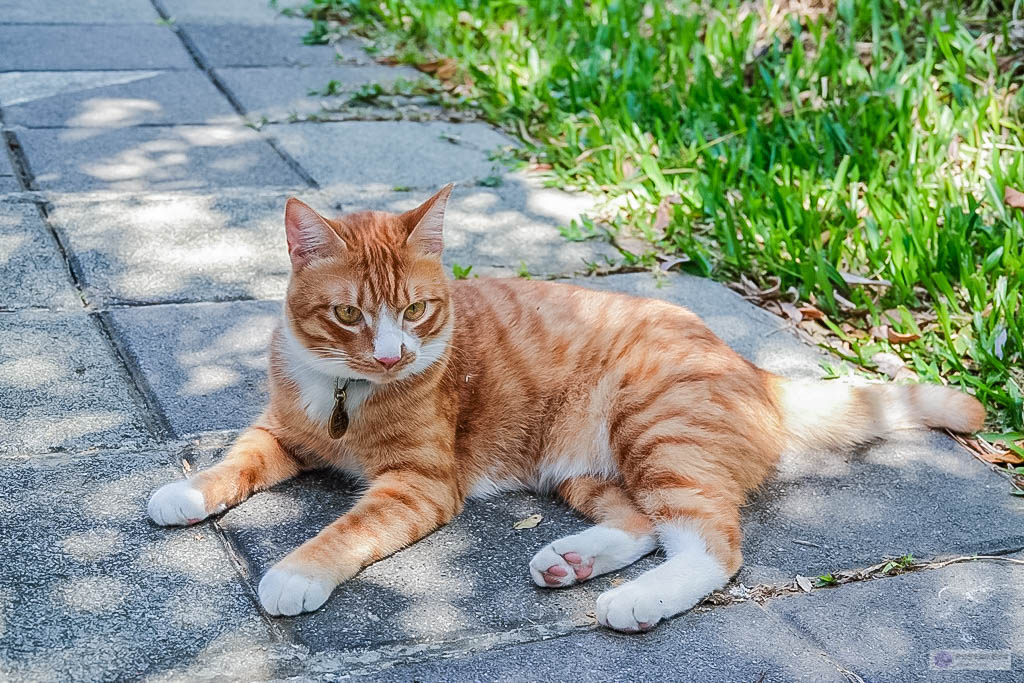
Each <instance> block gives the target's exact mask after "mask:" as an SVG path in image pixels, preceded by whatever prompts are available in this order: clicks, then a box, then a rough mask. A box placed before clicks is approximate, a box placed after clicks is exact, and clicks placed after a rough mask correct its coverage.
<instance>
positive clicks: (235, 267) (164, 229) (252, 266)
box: [50, 187, 613, 304]
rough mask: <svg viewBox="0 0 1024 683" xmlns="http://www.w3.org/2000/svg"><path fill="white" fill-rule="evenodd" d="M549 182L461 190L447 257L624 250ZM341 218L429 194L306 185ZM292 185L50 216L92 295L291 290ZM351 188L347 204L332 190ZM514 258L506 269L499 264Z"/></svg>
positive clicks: (482, 259) (90, 205)
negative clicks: (575, 232)
mask: <svg viewBox="0 0 1024 683" xmlns="http://www.w3.org/2000/svg"><path fill="white" fill-rule="evenodd" d="M551 192H552V191H549V190H537V189H532V188H530V189H521V191H519V190H517V191H516V192H512V191H511V190H509V189H508V188H500V191H496V190H492V189H489V188H481V187H465V188H462V187H460V188H458V189H456V192H455V195H454V197H453V199H452V202H451V205H450V207H449V211H448V217H447V227H446V233H447V234H446V240H447V248H446V252H445V262H446V263H447V264H448V265H449V266H450V265H451V264H453V263H458V264H460V265H461V266H463V267H465V266H473V268H474V270H473V273H474V274H482V275H486V274H505V275H514V274H515V273H516V272H517V270H518V269H519V267H520V265H521V264H525V265H526V266H527V269H528V270H529V271H530V272H531V273H533V274H551V273H566V272H572V271H574V270H584V269H585V262H586V261H600V260H601V259H602V258H603V257H604V256H607V255H610V253H611V252H612V251H613V250H612V249H611V247H609V246H608V245H607V244H603V243H597V242H586V243H568V242H565V240H564V239H563V238H562V237H561V235H560V234H559V232H558V230H557V229H556V226H558V225H560V224H566V223H568V221H569V220H571V218H572V217H574V216H575V215H576V213H577V212H578V210H579V209H580V204H579V202H578V198H576V197H573V196H570V195H564V194H562V193H555V196H552V195H551V194H550V193H551ZM298 194H299V196H300V197H302V198H303V199H304V200H306V201H308V202H309V203H310V204H311V205H312V206H314V207H316V208H317V209H319V210H321V211H323V212H324V213H325V214H328V215H331V214H336V213H340V212H348V211H355V210H364V209H378V210H389V211H405V210H407V209H411V208H413V207H415V206H416V205H417V204H418V203H419V202H421V201H423V200H424V199H426V198H427V197H428V196H429V195H428V193H427V192H416V193H413V192H399V193H387V194H384V195H372V196H366V195H361V196H358V197H352V196H346V195H341V194H336V193H335V192H334V191H328V192H322V193H314V192H310V193H304V192H299V193H298ZM287 196H288V195H287V193H280V192H269V191H268V192H266V193H260V194H259V195H258V196H252V195H250V194H246V195H240V194H236V193H229V192H218V193H212V194H203V193H190V194H181V193H179V194H175V195H163V196H130V197H122V198H104V199H103V200H102V201H81V200H79V199H77V198H75V197H55V198H54V199H53V202H52V210H51V213H50V220H51V222H52V223H53V224H54V225H55V226H56V228H57V229H58V230H59V231H60V232H61V234H62V236H63V239H64V240H65V242H66V243H67V244H68V245H69V251H70V254H71V258H73V259H74V260H75V261H76V262H77V264H78V270H79V272H81V273H82V274H83V283H82V284H83V286H84V289H85V291H86V296H87V298H88V300H89V301H98V302H101V303H108V304H110V303H138V302H146V303H154V302H167V303H169V302H180V301H202V300H205V301H216V300H225V299H237V298H260V299H268V298H281V297H283V296H284V291H285V286H286V284H287V280H288V274H289V272H290V268H291V266H290V263H289V261H288V255H287V250H286V248H285V238H284V203H285V200H286V198H287ZM337 196H345V201H344V202H337V201H334V200H333V199H331V198H332V197H337ZM501 265H504V267H503V268H502V267H498V266H501Z"/></svg>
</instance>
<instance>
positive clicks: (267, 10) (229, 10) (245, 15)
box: [159, 0, 309, 29]
mask: <svg viewBox="0 0 1024 683" xmlns="http://www.w3.org/2000/svg"><path fill="white" fill-rule="evenodd" d="M159 2H160V4H161V5H163V6H164V8H165V9H166V10H167V13H168V14H169V15H170V16H172V17H174V19H175V20H176V21H178V22H182V23H195V24H289V23H294V24H298V23H301V24H303V25H304V26H306V27H307V29H308V27H309V20H308V19H305V18H304V17H301V16H300V17H292V16H285V15H283V14H281V10H283V9H286V8H288V7H297V6H298V5H300V4H301V3H299V2H279V3H278V7H279V8H280V9H274V8H273V7H271V6H270V3H269V2H268V0H217V2H210V0H159Z"/></svg>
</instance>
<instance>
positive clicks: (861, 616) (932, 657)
mask: <svg viewBox="0 0 1024 683" xmlns="http://www.w3.org/2000/svg"><path fill="white" fill-rule="evenodd" d="M1011 559H1016V560H1017V561H1018V562H1019V561H1020V560H1021V559H1022V555H1021V554H1019V553H1018V554H1016V555H1014V556H1013V557H1012V558H1011ZM1022 572H1024V568H1022V567H1020V566H1019V565H1012V564H1007V563H999V562H970V563H966V564H957V565H951V566H948V567H945V568H942V569H934V570H928V571H922V572H917V573H913V574H905V575H902V576H897V577H893V578H886V579H879V580H876V581H868V582H863V583H856V584H850V585H847V586H843V587H842V588H841V589H838V590H836V589H832V590H820V591H819V590H816V591H814V592H813V593H811V594H810V595H806V596H800V597H796V598H791V599H789V598H787V599H782V600H775V601H772V602H771V603H770V604H769V606H768V609H769V611H770V612H772V613H773V614H776V615H779V616H781V618H782V619H783V620H785V622H786V623H788V624H790V625H791V626H792V627H793V628H794V629H795V630H797V631H798V632H800V633H803V634H805V636H806V637H807V638H808V639H809V640H811V641H813V642H815V643H817V644H819V645H820V646H821V647H822V648H824V649H826V650H827V651H828V652H829V654H830V655H831V656H832V657H833V658H834V659H835V660H836V661H838V662H840V663H841V664H842V665H843V666H844V668H847V669H849V670H850V671H852V672H853V673H855V674H858V675H859V676H860V677H861V678H862V679H863V680H865V681H944V680H956V681H958V682H959V681H965V682H970V683H982V682H984V683H988V682H989V681H992V682H993V683H998V682H1000V681H1006V682H1007V683H1008V682H1009V681H1019V680H1020V673H1021V662H1022V658H1024V643H1022V642H1021V639H1020V633H1021V628H1024V596H1022V593H1021V591H1020V590H1019V589H1018V587H1019V585H1020V579H1021V574H1022ZM964 650H972V651H975V652H979V651H980V654H977V655H975V657H976V658H978V659H979V661H980V662H988V664H987V665H988V666H993V665H996V666H999V667H1000V668H999V669H995V670H987V671H986V670H983V669H981V668H980V667H979V666H978V665H977V664H976V665H975V666H974V667H969V668H968V669H967V670H963V669H960V668H954V667H962V666H963V665H964V663H965V660H964V658H963V655H961V654H959V653H958V651H959V652H961V653H962V651H964ZM942 653H946V655H943V654H942ZM957 657H960V659H959V661H958V660H957V659H956V658H957ZM1006 664H1009V669H1006V668H1005V666H1006ZM944 669H946V670H944Z"/></svg>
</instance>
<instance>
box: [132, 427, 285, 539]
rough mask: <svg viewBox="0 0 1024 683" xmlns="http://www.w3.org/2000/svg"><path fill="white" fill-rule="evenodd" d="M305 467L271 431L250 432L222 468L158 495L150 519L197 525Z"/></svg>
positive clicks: (161, 490) (178, 483)
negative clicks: (284, 447) (286, 449)
mask: <svg viewBox="0 0 1024 683" xmlns="http://www.w3.org/2000/svg"><path fill="white" fill-rule="evenodd" d="M302 467H303V465H302V463H300V462H299V461H298V460H296V459H295V458H294V457H293V456H291V455H290V454H289V453H288V452H287V451H285V450H284V449H283V448H282V447H281V444H279V443H278V441H277V439H276V438H274V436H273V435H272V434H271V433H270V432H268V431H266V430H265V429H261V428H259V427H250V428H249V429H247V430H245V431H244V432H243V433H242V434H241V436H239V437H238V439H237V440H236V441H235V443H234V445H232V446H231V449H230V450H229V451H228V453H227V455H226V456H224V458H223V460H221V461H220V462H218V463H217V464H216V465H214V466H213V467H211V468H209V469H207V470H203V471H202V472H199V473H198V474H196V475H195V476H193V477H191V478H190V479H181V480H178V481H174V482H171V483H170V484H165V485H164V486H161V487H160V488H159V489H157V490H156V491H154V492H153V495H152V496H150V498H149V505H148V512H149V516H150V518H151V519H152V520H153V521H154V522H156V523H157V524H159V525H160V526H186V525H189V524H195V523H197V522H201V521H203V520H204V519H206V518H207V517H209V516H210V515H213V514H216V513H218V512H223V511H224V510H226V509H227V508H229V507H231V506H233V505H237V504H238V503H240V502H242V501H243V500H245V499H246V498H248V497H249V496H250V495H252V494H253V493H254V492H255V491H259V490H261V489H265V488H269V487H270V486H273V485H274V484H276V483H278V482H281V481H284V480H285V479H290V478H291V477H294V476H295V475H296V474H298V473H299V471H300V470H301V469H302Z"/></svg>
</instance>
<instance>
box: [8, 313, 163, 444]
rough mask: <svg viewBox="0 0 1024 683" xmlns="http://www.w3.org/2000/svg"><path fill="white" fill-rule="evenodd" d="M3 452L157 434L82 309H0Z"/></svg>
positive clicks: (134, 440) (145, 439)
mask: <svg viewBox="0 0 1024 683" xmlns="http://www.w3.org/2000/svg"><path fill="white" fill-rule="evenodd" d="M0 396H2V400H0V454H11V453H45V452H47V451H79V450H83V449H87V448H96V447H101V446H132V445H138V444H146V443H149V442H150V441H151V440H152V436H151V432H150V430H149V429H148V428H147V426H146V422H145V420H144V417H143V413H142V408H141V406H139V405H138V401H137V398H136V396H135V395H134V394H133V392H132V391H131V389H130V387H129V383H128V381H127V378H126V377H125V376H124V373H123V372H122V371H121V370H120V369H119V365H118V361H117V360H116V359H115V358H114V356H113V355H112V354H111V352H110V350H109V345H108V343H107V341H106V339H105V338H104V337H103V335H102V334H101V333H100V330H99V329H98V327H97V326H96V323H95V322H94V321H93V320H92V319H91V318H89V317H88V316H86V315H85V314H84V313H48V312H47V313H44V312H36V311H21V312H18V313H3V314H0Z"/></svg>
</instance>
